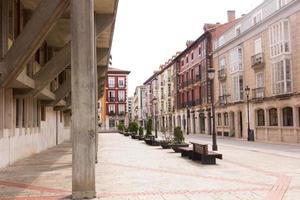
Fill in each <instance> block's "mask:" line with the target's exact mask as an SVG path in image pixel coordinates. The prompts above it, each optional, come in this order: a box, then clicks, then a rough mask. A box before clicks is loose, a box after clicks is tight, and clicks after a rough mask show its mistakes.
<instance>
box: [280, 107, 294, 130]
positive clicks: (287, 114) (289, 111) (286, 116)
mask: <svg viewBox="0 0 300 200" xmlns="http://www.w3.org/2000/svg"><path fill="white" fill-rule="evenodd" d="M282 121H283V126H293V108H291V107H285V108H283V109H282Z"/></svg>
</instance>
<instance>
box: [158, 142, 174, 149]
mask: <svg viewBox="0 0 300 200" xmlns="http://www.w3.org/2000/svg"><path fill="white" fill-rule="evenodd" d="M171 145H172V143H171V142H170V141H167V140H163V141H160V146H161V147H162V148H163V149H170V148H171V147H172V146H171Z"/></svg>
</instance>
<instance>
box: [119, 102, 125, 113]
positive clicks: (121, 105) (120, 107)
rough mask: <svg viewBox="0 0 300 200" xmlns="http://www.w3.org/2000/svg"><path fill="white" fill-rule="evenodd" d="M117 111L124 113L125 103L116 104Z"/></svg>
mask: <svg viewBox="0 0 300 200" xmlns="http://www.w3.org/2000/svg"><path fill="white" fill-rule="evenodd" d="M118 111H119V114H120V115H124V114H125V105H124V104H119V105H118Z"/></svg>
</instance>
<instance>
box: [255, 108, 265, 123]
mask: <svg viewBox="0 0 300 200" xmlns="http://www.w3.org/2000/svg"><path fill="white" fill-rule="evenodd" d="M256 116H257V126H264V125H265V111H264V110H263V109H259V110H257V111H256Z"/></svg>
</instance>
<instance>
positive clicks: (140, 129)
mask: <svg viewBox="0 0 300 200" xmlns="http://www.w3.org/2000/svg"><path fill="white" fill-rule="evenodd" d="M139 136H140V137H143V136H144V129H143V127H141V126H140V128H139Z"/></svg>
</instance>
